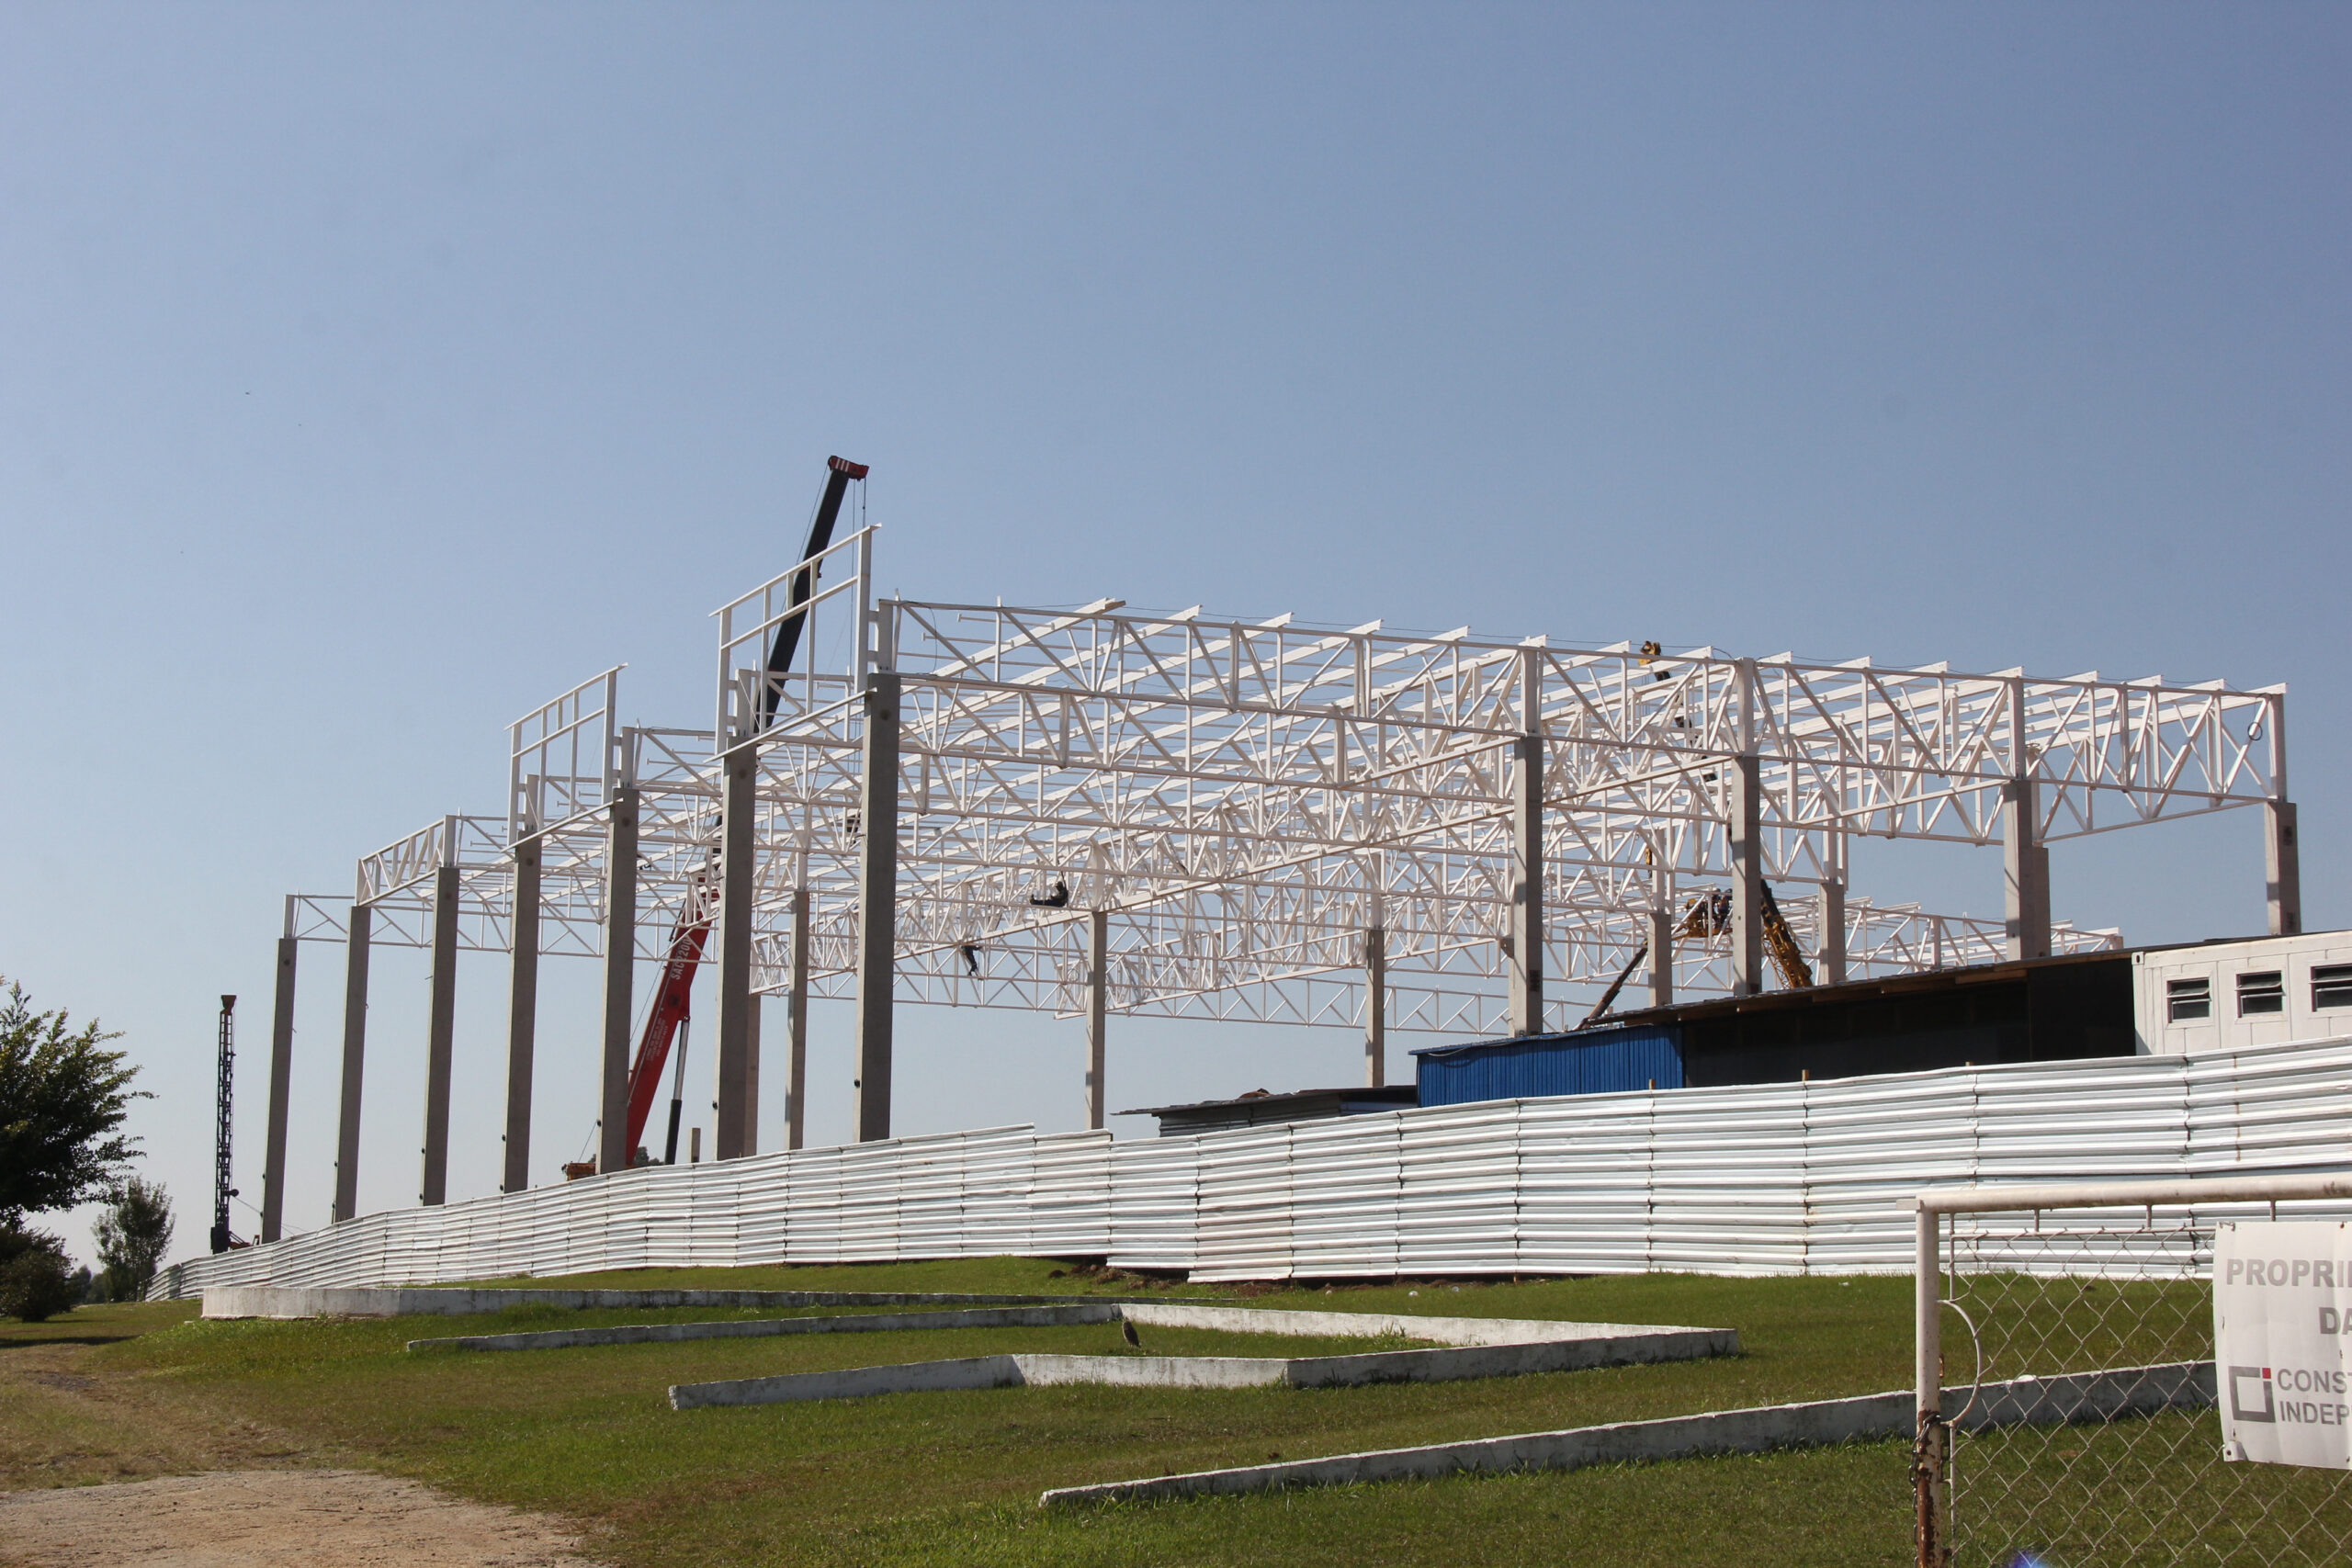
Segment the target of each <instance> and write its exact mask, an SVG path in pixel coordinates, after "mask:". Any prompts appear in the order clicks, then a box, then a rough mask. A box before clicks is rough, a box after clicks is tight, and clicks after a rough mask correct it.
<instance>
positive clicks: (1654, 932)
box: [1650, 908, 1674, 1008]
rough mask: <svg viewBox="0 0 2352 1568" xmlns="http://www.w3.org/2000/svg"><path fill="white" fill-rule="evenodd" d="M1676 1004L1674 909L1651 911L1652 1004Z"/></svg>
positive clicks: (1655, 1005) (1666, 1005)
mask: <svg viewBox="0 0 2352 1568" xmlns="http://www.w3.org/2000/svg"><path fill="white" fill-rule="evenodd" d="M1673 1005H1674V911H1673V909H1671V908H1664V909H1652V910H1651V911H1650V1006H1652V1007H1654V1008H1663V1007H1672V1006H1673Z"/></svg>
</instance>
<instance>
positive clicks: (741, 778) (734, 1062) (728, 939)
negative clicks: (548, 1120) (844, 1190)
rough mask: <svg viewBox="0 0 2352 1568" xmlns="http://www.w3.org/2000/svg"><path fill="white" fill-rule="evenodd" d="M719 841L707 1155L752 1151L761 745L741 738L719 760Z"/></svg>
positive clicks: (733, 1155)
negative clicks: (714, 1076)
mask: <svg viewBox="0 0 2352 1568" xmlns="http://www.w3.org/2000/svg"><path fill="white" fill-rule="evenodd" d="M720 788H721V789H722V790H723V791H724V795H723V797H722V799H721V803H720V817H719V826H718V831H719V843H718V1125H717V1126H716V1127H715V1128H714V1129H713V1133H712V1142H711V1157H712V1158H713V1159H741V1158H742V1157H743V1156H745V1155H747V1154H749V1153H750V1152H751V1146H752V1145H751V1137H750V1133H751V1119H750V1118H749V1117H748V1116H747V1115H746V1114H745V1113H744V1109H743V1106H744V1100H745V1099H746V1097H747V1096H746V1091H747V1089H748V1088H749V1081H748V1075H749V1073H750V1064H751V1053H752V1008H753V1007H755V1006H757V1005H758V1004H757V1003H756V1002H754V1001H753V1000H752V900H753V898H754V897H757V886H758V870H759V867H758V864H757V862H756V860H755V859H754V857H755V856H756V855H757V854H758V852H759V824H760V755H759V748H758V747H757V746H756V745H755V744H753V743H752V741H750V740H749V739H744V740H740V741H738V742H737V743H736V745H735V746H734V747H733V749H731V750H729V752H728V753H727V756H726V758H725V760H724V762H723V772H722V774H721V780H720Z"/></svg>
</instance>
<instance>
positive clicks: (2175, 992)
mask: <svg viewBox="0 0 2352 1568" xmlns="http://www.w3.org/2000/svg"><path fill="white" fill-rule="evenodd" d="M2212 1016H2213V982H2211V980H2166V981H2165V1019H2166V1020H2167V1021H2170V1022H2173V1023H2185V1022H2187V1021H2189V1020H2190V1019H2196V1018H2211V1017H2212Z"/></svg>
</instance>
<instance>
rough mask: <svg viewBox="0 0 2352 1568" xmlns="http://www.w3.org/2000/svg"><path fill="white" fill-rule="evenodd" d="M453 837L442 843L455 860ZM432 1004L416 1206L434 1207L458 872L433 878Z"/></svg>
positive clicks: (445, 1138) (443, 1191) (441, 1177)
mask: <svg viewBox="0 0 2352 1568" xmlns="http://www.w3.org/2000/svg"><path fill="white" fill-rule="evenodd" d="M454 840H455V834H454V833H452V835H451V839H450V840H447V852H448V853H449V854H451V855H452V856H454V855H455V854H456V852H457V845H456V843H455V841H454ZM432 985H433V1002H432V1007H431V1010H430V1012H429V1014H428V1022H427V1036H426V1042H425V1049H424V1150H423V1154H424V1178H423V1179H422V1180H420V1181H419V1182H418V1183H417V1194H416V1201H418V1202H420V1203H423V1204H424V1205H425V1206H426V1207H427V1208H434V1207H437V1206H439V1205H440V1204H442V1203H445V1202H447V1201H448V1197H449V1066H450V1058H451V1056H452V1055H454V1054H455V1050H456V1044H457V1031H458V868H457V867H456V866H455V865H447V864H445V865H443V866H441V867H440V868H439V869H437V870H436V871H435V872H434V874H433V980H432Z"/></svg>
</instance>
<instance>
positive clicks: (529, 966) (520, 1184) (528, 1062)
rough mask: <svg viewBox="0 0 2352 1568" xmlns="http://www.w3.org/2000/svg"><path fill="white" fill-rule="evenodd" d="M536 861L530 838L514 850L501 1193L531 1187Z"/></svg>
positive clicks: (536, 973) (536, 1007) (534, 836)
mask: <svg viewBox="0 0 2352 1568" xmlns="http://www.w3.org/2000/svg"><path fill="white" fill-rule="evenodd" d="M539 858H540V842H539V838H538V835H537V834H536V833H534V834H531V835H529V836H528V837H526V838H524V839H521V840H517V841H516V843H515V915H514V929H513V931H512V937H513V940H512V942H510V943H509V947H510V950H511V955H512V957H513V960H514V968H513V972H512V978H511V979H510V980H509V982H508V986H507V993H506V1147H505V1160H504V1164H503V1170H502V1171H501V1173H500V1176H499V1181H498V1190H500V1191H501V1192H520V1191H522V1190H524V1189H525V1188H526V1187H528V1186H530V1185H531V1066H532V1055H533V1053H534V1052H535V1051H536V1050H537V1046H538V1037H539Z"/></svg>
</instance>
